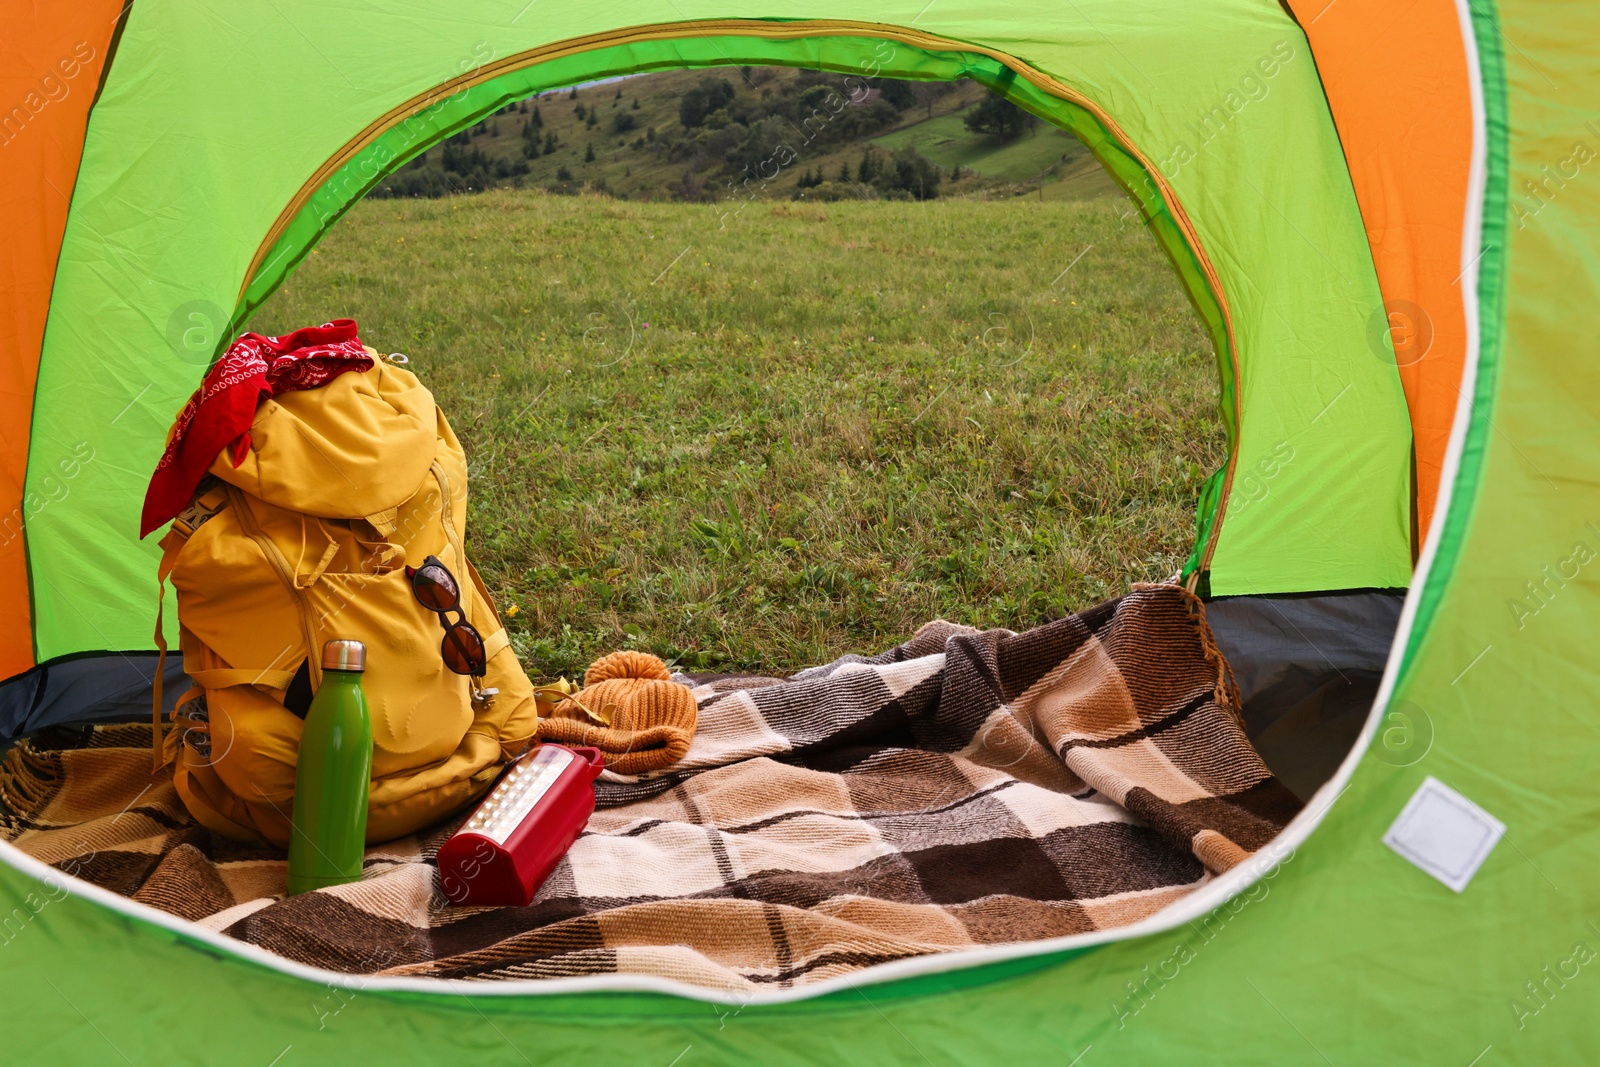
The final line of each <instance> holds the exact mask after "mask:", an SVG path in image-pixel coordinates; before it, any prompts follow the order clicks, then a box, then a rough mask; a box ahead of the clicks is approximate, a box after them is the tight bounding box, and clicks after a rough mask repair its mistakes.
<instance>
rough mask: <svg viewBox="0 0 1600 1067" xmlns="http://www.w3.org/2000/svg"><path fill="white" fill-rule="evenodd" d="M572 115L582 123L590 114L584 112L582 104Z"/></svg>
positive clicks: (573, 110)
mask: <svg viewBox="0 0 1600 1067" xmlns="http://www.w3.org/2000/svg"><path fill="white" fill-rule="evenodd" d="M572 113H573V115H575V116H576V117H577V119H578V121H579V122H582V121H583V117H584V115H586V114H588V112H586V111H584V109H583V105H582V104H579V105H578V106H577V107H575V108H573V109H572Z"/></svg>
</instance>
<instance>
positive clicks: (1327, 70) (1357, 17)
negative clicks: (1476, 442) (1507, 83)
mask: <svg viewBox="0 0 1600 1067" xmlns="http://www.w3.org/2000/svg"><path fill="white" fill-rule="evenodd" d="M1290 7H1291V8H1292V10H1293V13H1294V16H1295V18H1296V19H1297V20H1298V21H1299V23H1300V26H1301V28H1302V29H1304V30H1305V33H1306V37H1307V38H1308V39H1309V40H1310V42H1311V51H1312V54H1313V55H1314V56H1315V57H1316V61H1317V71H1318V73H1319V74H1320V75H1321V76H1322V85H1323V91H1324V92H1325V93H1326V94H1327V97H1328V104H1329V107H1330V108H1331V109H1332V111H1333V120H1334V124H1335V125H1336V126H1337V127H1338V130H1339V140H1340V142H1341V143H1342V144H1343V146H1344V152H1345V159H1346V160H1347V161H1348V163H1349V167H1350V177H1351V178H1352V180H1353V181H1354V182H1355V190H1356V200H1357V202H1358V203H1359V204H1360V205H1361V217H1362V221H1363V223H1364V224H1365V226H1366V230H1367V240H1368V242H1369V243H1370V244H1371V245H1372V255H1373V259H1374V260H1375V262H1376V265H1377V269H1378V284H1379V286H1380V287H1381V288H1382V289H1383V295H1384V312H1383V315H1378V314H1377V313H1375V315H1374V322H1373V326H1374V329H1375V330H1377V331H1379V332H1380V333H1381V330H1382V328H1383V317H1384V316H1387V322H1388V326H1389V329H1390V335H1391V337H1392V338H1393V341H1394V348H1395V359H1396V362H1397V363H1398V364H1399V369H1400V381H1401V384H1402V385H1403V386H1404V387H1405V391H1406V402H1407V404H1408V405H1409V406H1410V409H1411V428H1412V435H1413V438H1414V440H1415V448H1416V487H1415V492H1416V516H1417V523H1416V534H1415V537H1416V544H1414V545H1413V553H1415V551H1416V545H1418V544H1420V543H1421V541H1422V539H1423V538H1425V537H1426V536H1427V533H1428V527H1429V525H1430V523H1431V522H1432V519H1433V508H1434V502H1435V500H1436V498H1437V497H1438V494H1439V477H1440V473H1441V471H1442V469H1443V465H1444V454H1445V449H1446V447H1447V446H1448V444H1449V440H1450V425H1451V423H1452V422H1453V421H1454V419H1455V412H1456V402H1457V399H1458V397H1459V395H1460V388H1461V369H1462V366H1463V364H1464V362H1465V359H1466V352H1467V324H1466V313H1465V310H1464V305H1463V303H1462V295H1463V294H1462V292H1461V289H1460V279H1461V276H1462V260H1461V241H1462V227H1463V222H1464V220H1465V217H1466V212H1467V195H1468V190H1469V181H1470V160H1471V158H1472V96H1471V83H1470V80H1469V77H1468V73H1467V56H1466V53H1465V50H1464V45H1463V43H1462V32H1461V22H1460V17H1459V15H1458V13H1457V11H1456V5H1455V4H1454V3H1453V2H1452V0H1411V2H1409V3H1405V2H1402V3H1398V4H1397V3H1394V2H1393V0H1291V3H1290Z"/></svg>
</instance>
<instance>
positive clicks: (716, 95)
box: [678, 77, 733, 130]
mask: <svg viewBox="0 0 1600 1067" xmlns="http://www.w3.org/2000/svg"><path fill="white" fill-rule="evenodd" d="M732 99H733V86H731V85H729V84H728V82H727V79H725V78H715V77H710V78H703V79H701V81H700V84H699V85H697V86H695V87H694V88H693V89H690V90H689V91H688V92H686V93H684V94H683V99H682V100H680V101H679V102H678V121H679V122H681V123H683V126H684V128H685V129H689V130H692V129H694V128H695V127H697V126H703V125H705V121H706V116H707V115H709V114H711V113H712V112H713V111H717V110H719V109H721V108H724V107H727V106H728V103H729V101H731V100H732Z"/></svg>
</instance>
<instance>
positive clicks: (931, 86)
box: [911, 82, 951, 119]
mask: <svg viewBox="0 0 1600 1067" xmlns="http://www.w3.org/2000/svg"><path fill="white" fill-rule="evenodd" d="M950 88H951V83H950V82H917V83H916V85H915V87H914V88H913V89H912V90H911V92H912V95H913V96H915V97H916V98H917V103H919V104H921V105H922V107H923V109H924V110H925V111H927V113H928V118H930V119H931V118H933V105H934V104H936V103H938V102H939V99H940V98H941V97H943V96H945V95H946V94H947V93H949V92H950Z"/></svg>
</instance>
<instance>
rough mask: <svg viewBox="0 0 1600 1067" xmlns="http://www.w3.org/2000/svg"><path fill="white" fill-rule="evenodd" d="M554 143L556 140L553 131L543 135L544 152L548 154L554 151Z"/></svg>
mask: <svg viewBox="0 0 1600 1067" xmlns="http://www.w3.org/2000/svg"><path fill="white" fill-rule="evenodd" d="M556 144H557V142H556V135H555V134H553V133H547V134H545V135H544V154H545V155H547V156H548V155H550V154H551V153H552V152H554V151H555V150H556Z"/></svg>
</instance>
